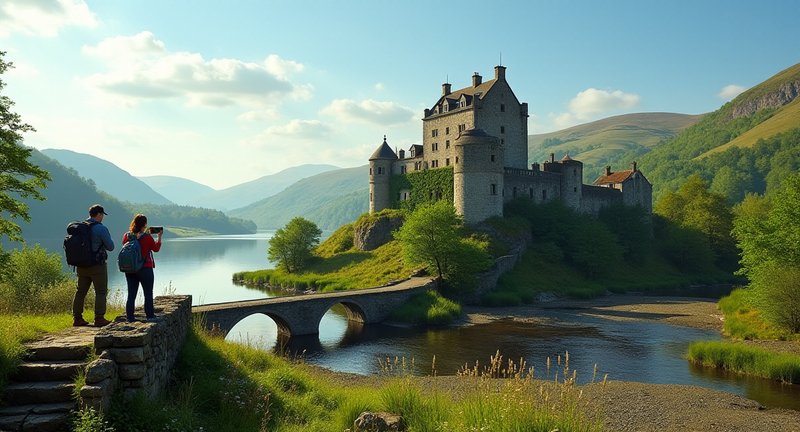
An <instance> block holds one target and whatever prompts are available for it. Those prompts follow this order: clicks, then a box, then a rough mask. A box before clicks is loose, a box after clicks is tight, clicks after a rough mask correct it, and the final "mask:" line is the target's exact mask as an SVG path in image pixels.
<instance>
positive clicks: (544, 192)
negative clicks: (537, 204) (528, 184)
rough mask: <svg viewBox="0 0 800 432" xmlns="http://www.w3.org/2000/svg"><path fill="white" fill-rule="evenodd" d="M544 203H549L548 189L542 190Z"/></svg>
mask: <svg viewBox="0 0 800 432" xmlns="http://www.w3.org/2000/svg"><path fill="white" fill-rule="evenodd" d="M542 201H547V189H542Z"/></svg>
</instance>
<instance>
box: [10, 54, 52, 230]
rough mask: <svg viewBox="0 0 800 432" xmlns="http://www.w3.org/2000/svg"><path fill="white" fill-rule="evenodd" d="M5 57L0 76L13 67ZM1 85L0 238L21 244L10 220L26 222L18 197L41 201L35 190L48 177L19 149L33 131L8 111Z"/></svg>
mask: <svg viewBox="0 0 800 432" xmlns="http://www.w3.org/2000/svg"><path fill="white" fill-rule="evenodd" d="M5 54H6V53H5V51H0V75H2V74H3V73H5V72H6V71H7V70H8V69H9V68H12V67H13V64H12V63H11V62H6V61H4V60H3V57H4V56H5ZM5 86H6V84H5V82H3V80H2V79H0V239H1V238H2V237H3V236H6V237H8V238H9V239H11V240H14V241H22V237H21V236H20V232H21V229H20V227H19V225H17V224H16V223H15V222H14V221H13V219H16V218H22V219H23V220H25V221H30V216H29V215H28V206H27V205H25V203H24V202H22V201H21V200H20V199H19V198H28V197H32V198H35V199H39V200H43V199H44V196H42V194H41V193H39V189H42V188H44V187H46V183H45V182H46V181H48V180H50V175H49V174H48V173H47V171H44V170H42V169H41V168H39V167H37V166H36V165H33V164H32V163H30V161H29V160H28V158H29V157H30V155H31V149H28V148H25V147H23V146H22V134H23V133H25V132H32V131H34V129H33V127H31V125H29V124H27V123H23V122H22V119H21V118H20V116H19V114H17V113H15V112H13V111H11V108H12V107H13V106H14V102H13V101H12V100H11V99H10V98H9V97H8V96H4V95H3V94H2V93H1V92H2V90H3V88H5Z"/></svg>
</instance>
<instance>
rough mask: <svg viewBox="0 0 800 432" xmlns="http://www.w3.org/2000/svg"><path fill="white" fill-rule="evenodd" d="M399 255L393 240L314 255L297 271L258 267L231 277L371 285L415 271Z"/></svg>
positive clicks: (320, 287) (252, 281) (330, 286)
mask: <svg viewBox="0 0 800 432" xmlns="http://www.w3.org/2000/svg"><path fill="white" fill-rule="evenodd" d="M320 246H326V244H325V243H323V244H322V245H320ZM400 256H401V255H400V245H399V244H398V243H397V242H395V241H392V242H389V243H387V244H385V245H383V246H381V247H379V248H377V249H375V250H373V251H368V252H362V251H355V250H348V251H346V252H341V253H338V254H335V255H331V256H327V257H322V256H315V257H314V258H313V259H312V261H311V262H310V264H309V265H308V267H307V268H306V269H304V270H303V271H301V272H299V273H287V272H286V271H284V270H282V269H268V270H257V271H250V272H240V273H235V274H234V275H233V280H234V281H237V282H240V283H243V284H245V285H248V286H265V285H269V286H272V287H282V288H292V289H298V290H306V289H313V290H317V291H338V290H348V289H358V288H371V287H376V286H381V285H384V284H386V283H387V282H390V281H393V280H398V279H405V278H407V277H408V276H409V275H410V274H411V273H412V272H413V271H414V269H413V268H411V267H409V266H407V265H406V264H404V263H403V260H402V259H401V258H400Z"/></svg>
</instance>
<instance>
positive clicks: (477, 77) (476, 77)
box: [472, 72, 482, 87]
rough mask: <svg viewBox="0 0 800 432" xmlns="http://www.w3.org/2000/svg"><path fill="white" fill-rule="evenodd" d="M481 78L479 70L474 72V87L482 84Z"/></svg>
mask: <svg viewBox="0 0 800 432" xmlns="http://www.w3.org/2000/svg"><path fill="white" fill-rule="evenodd" d="M481 79H482V78H481V76H480V75H479V74H478V73H477V72H475V73H474V74H472V87H477V86H479V85H481Z"/></svg>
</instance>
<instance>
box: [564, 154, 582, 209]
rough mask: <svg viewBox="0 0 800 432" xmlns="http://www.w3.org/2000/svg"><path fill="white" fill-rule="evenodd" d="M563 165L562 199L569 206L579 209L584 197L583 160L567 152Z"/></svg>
mask: <svg viewBox="0 0 800 432" xmlns="http://www.w3.org/2000/svg"><path fill="white" fill-rule="evenodd" d="M561 165H562V166H561V199H563V200H564V204H566V205H567V206H568V207H571V208H574V209H576V210H579V209H580V207H581V199H582V197H583V162H580V161H577V160H575V159H572V158H571V157H569V154H566V155H564V157H563V158H562V159H561Z"/></svg>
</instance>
